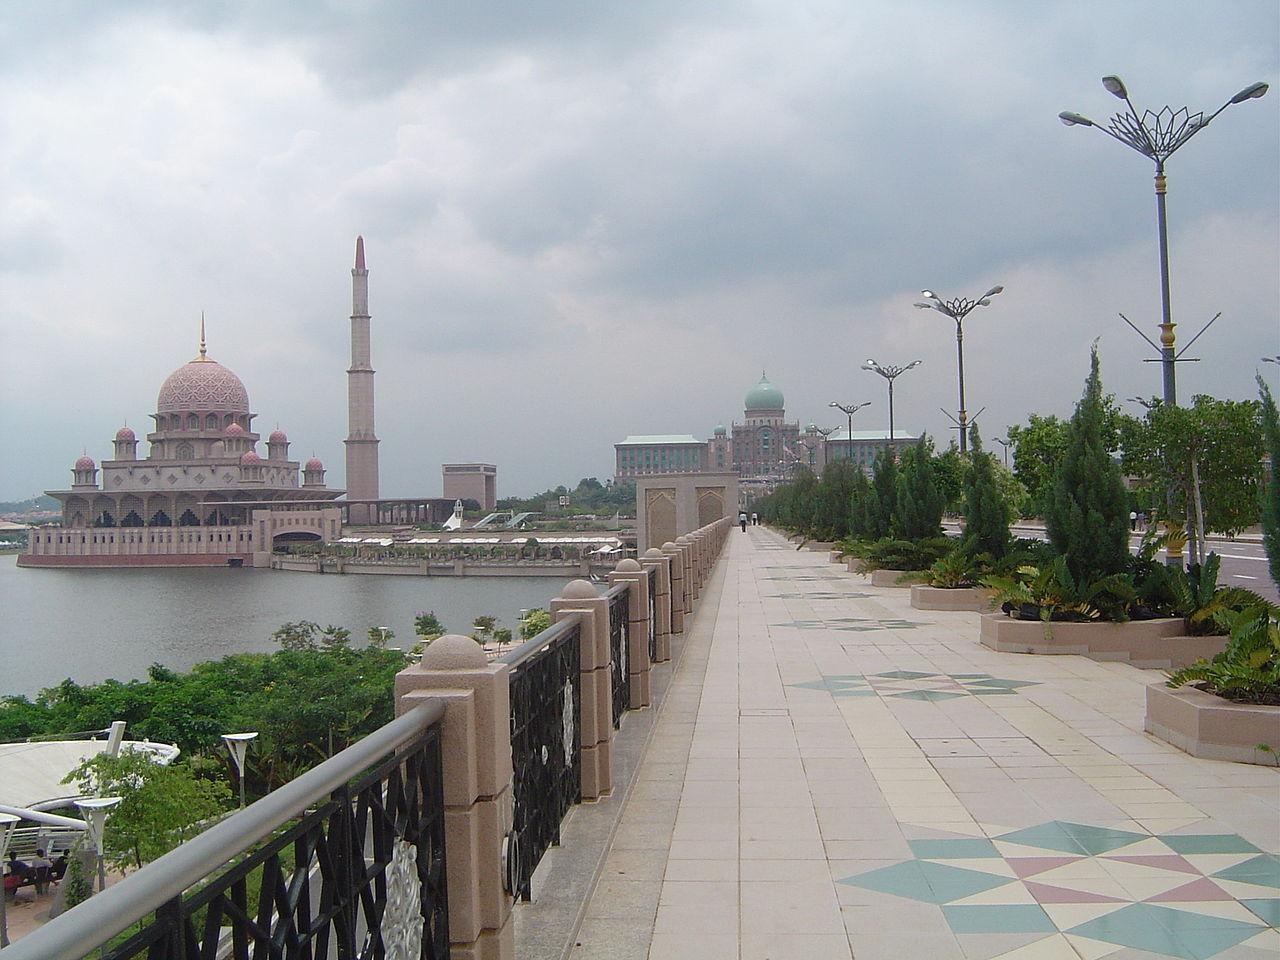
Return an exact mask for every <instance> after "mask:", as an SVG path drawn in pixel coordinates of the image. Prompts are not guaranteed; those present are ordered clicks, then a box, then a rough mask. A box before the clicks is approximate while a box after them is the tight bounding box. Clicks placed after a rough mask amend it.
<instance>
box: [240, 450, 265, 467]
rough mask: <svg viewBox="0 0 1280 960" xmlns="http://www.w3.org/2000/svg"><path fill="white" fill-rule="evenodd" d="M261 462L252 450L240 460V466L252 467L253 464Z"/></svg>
mask: <svg viewBox="0 0 1280 960" xmlns="http://www.w3.org/2000/svg"><path fill="white" fill-rule="evenodd" d="M261 462H262V458H261V457H260V456H258V455H257V454H256V453H254V452H253V451H252V450H250V451H249V452H248V453H246V454H245V455H244V456H243V457H241V458H240V465H241V466H242V467H248V466H252V465H254V464H258V463H261Z"/></svg>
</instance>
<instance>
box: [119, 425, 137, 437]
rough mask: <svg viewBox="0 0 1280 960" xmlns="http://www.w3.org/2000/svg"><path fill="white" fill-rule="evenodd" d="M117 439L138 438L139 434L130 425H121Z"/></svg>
mask: <svg viewBox="0 0 1280 960" xmlns="http://www.w3.org/2000/svg"><path fill="white" fill-rule="evenodd" d="M116 439H117V440H137V439H138V436H137V434H135V433H134V432H133V431H132V430H130V429H129V428H128V427H121V428H120V429H119V430H117V431H116Z"/></svg>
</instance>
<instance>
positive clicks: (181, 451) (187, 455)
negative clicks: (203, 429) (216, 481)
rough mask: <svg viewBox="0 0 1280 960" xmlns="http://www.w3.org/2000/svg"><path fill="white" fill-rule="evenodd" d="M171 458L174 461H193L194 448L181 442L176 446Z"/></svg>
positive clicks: (185, 442) (194, 455) (194, 456)
mask: <svg viewBox="0 0 1280 960" xmlns="http://www.w3.org/2000/svg"><path fill="white" fill-rule="evenodd" d="M173 458H174V459H175V460H194V459H195V458H196V451H195V448H194V447H193V446H191V444H189V443H187V441H185V440H183V441H182V442H181V443H180V444H178V449H176V450H175V451H174V452H173Z"/></svg>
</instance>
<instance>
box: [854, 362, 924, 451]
mask: <svg viewBox="0 0 1280 960" xmlns="http://www.w3.org/2000/svg"><path fill="white" fill-rule="evenodd" d="M922 363H924V361H923V360H912V361H911V362H910V363H908V364H907V365H906V366H905V367H897V366H894V365H893V364H889V365H887V366H882V365H881V364H878V363H876V362H875V361H874V360H868V361H867V362H866V363H864V364H863V365H862V369H863V370H870V371H871V372H872V373H878V374H880V376H882V377H884V378H885V379H886V380H888V381H889V450H890V451H892V450H893V381H895V380H897V379H898V377H900V376H902V375H903V374H904V373H906V372H907V371H908V370H912V369H914V368H916V367H918V366H920V364H922Z"/></svg>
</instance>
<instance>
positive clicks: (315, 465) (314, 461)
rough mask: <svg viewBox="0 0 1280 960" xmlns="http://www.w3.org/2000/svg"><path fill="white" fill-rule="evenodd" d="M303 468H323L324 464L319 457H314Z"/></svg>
mask: <svg viewBox="0 0 1280 960" xmlns="http://www.w3.org/2000/svg"><path fill="white" fill-rule="evenodd" d="M302 469H303V470H323V469H324V464H323V463H321V462H320V458H319V457H312V458H311V459H310V460H308V461H307V464H306V466H304V467H303V468H302Z"/></svg>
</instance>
